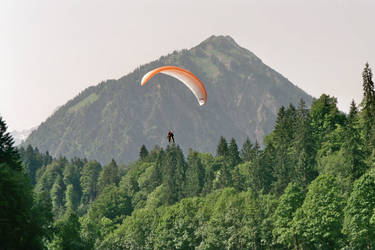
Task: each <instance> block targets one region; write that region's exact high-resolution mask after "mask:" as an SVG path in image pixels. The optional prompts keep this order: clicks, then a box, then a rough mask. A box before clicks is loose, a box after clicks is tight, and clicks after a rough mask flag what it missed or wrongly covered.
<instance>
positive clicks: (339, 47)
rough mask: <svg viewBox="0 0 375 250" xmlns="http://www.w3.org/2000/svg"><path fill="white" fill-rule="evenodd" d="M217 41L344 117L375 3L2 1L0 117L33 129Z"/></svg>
mask: <svg viewBox="0 0 375 250" xmlns="http://www.w3.org/2000/svg"><path fill="white" fill-rule="evenodd" d="M213 34H215V35H230V36H232V37H233V38H234V39H235V41H236V42H237V43H239V44H240V45H241V46H242V47H245V48H247V49H249V50H250V51H252V52H253V53H255V54H256V55H257V56H258V57H260V58H261V59H262V60H263V62H265V63H266V64H268V65H269V66H271V67H272V68H274V69H275V70H277V71H278V72H280V73H281V74H283V75H284V76H285V77H286V78H288V79H289V80H290V81H292V82H293V83H294V84H296V85H297V86H299V87H301V88H302V89H304V90H305V91H306V92H308V93H309V94H311V95H313V96H315V97H318V96H319V95H320V94H322V93H323V92H324V93H327V94H330V95H334V96H336V97H337V98H338V101H339V107H340V109H342V110H344V111H347V110H348V107H349V104H350V101H351V99H352V98H354V99H355V100H356V101H357V102H359V101H360V99H361V95H362V86H361V72H362V69H363V66H364V64H365V63H366V62H367V61H368V62H369V63H370V66H372V68H373V69H374V68H375V0H351V1H349V0H308V1H307V0H294V1H293V0H272V1H271V0H262V1H260V0H259V1H252V0H247V1H240V0H238V1H236V0H227V1H220V0H196V1H195V0H194V1H193V0H191V1H189V0H184V1H182V0H167V1H159V0H150V1H146V0H134V1H133V0H131V1H129V0H127V1H125V0H123V1H112V0H85V1H83V0H63V1H61V0H56V1H55V0H38V1H36V0H34V1H33V0H25V1H18V0H9V1H7V0H0V115H1V116H3V118H4V119H5V120H6V122H7V123H8V126H9V128H10V130H13V129H17V130H21V129H28V128H31V127H34V126H37V125H39V124H40V123H41V122H42V121H44V120H45V119H46V118H47V117H48V116H49V115H50V114H51V113H52V112H53V111H54V110H55V108H56V107H58V106H60V105H63V104H65V103H66V102H67V101H68V100H70V99H71V98H73V97H74V96H75V95H77V94H78V93H79V92H80V91H82V90H84V89H85V88H86V87H88V86H91V85H96V84H98V83H99V82H100V81H102V80H106V79H118V78H120V77H121V76H123V75H125V74H127V73H129V72H131V71H132V70H133V69H134V68H135V67H137V66H139V65H141V64H143V63H146V62H149V61H151V60H154V59H157V58H159V57H160V56H162V55H165V54H167V53H170V52H172V51H173V50H180V49H183V48H191V47H193V46H195V45H197V44H199V43H200V42H201V41H202V40H204V39H206V38H208V37H209V36H210V35H213Z"/></svg>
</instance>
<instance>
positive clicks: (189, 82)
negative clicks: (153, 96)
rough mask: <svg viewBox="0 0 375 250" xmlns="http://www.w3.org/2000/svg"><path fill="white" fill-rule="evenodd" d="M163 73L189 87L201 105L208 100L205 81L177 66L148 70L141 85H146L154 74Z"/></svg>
mask: <svg viewBox="0 0 375 250" xmlns="http://www.w3.org/2000/svg"><path fill="white" fill-rule="evenodd" d="M159 73H162V74H166V75H169V76H172V77H174V78H176V79H178V80H180V81H181V82H182V83H184V84H185V85H186V87H188V88H189V89H190V90H191V92H193V94H194V95H195V97H196V98H197V100H198V102H199V105H201V106H202V105H204V104H205V103H206V102H207V92H206V88H205V87H204V85H203V83H202V82H201V81H200V80H199V79H198V77H196V76H195V75H194V74H193V73H191V72H190V71H188V70H186V69H183V68H180V67H176V66H163V67H160V68H156V69H153V70H151V71H150V72H148V73H147V74H145V75H144V76H143V77H142V81H141V86H143V85H145V84H146V83H147V82H148V81H149V80H150V79H151V78H152V77H153V76H155V75H157V74H159Z"/></svg>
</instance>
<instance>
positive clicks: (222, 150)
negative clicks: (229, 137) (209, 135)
mask: <svg viewBox="0 0 375 250" xmlns="http://www.w3.org/2000/svg"><path fill="white" fill-rule="evenodd" d="M227 154H228V143H227V141H226V140H225V138H224V137H223V136H221V137H220V141H219V144H218V145H217V149H216V155H217V156H226V155H227Z"/></svg>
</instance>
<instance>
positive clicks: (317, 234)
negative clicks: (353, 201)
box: [292, 175, 344, 249]
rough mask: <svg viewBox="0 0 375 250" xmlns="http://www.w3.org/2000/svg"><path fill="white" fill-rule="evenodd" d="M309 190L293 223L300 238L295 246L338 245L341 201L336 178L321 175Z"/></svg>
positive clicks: (341, 211)
mask: <svg viewBox="0 0 375 250" xmlns="http://www.w3.org/2000/svg"><path fill="white" fill-rule="evenodd" d="M308 190H309V191H308V192H307V194H306V198H305V200H304V202H303V204H302V206H301V207H300V208H298V209H297V211H296V213H295V215H294V218H293V222H292V228H293V230H294V232H295V233H297V236H296V238H299V239H300V241H299V242H300V243H298V245H299V244H301V245H302V246H303V247H306V248H307V247H312V248H316V249H337V248H339V246H340V243H341V242H342V234H341V228H342V222H343V219H344V214H343V207H344V201H343V197H342V196H341V194H340V189H339V187H338V185H337V183H336V180H335V178H334V177H333V176H330V175H320V176H319V177H318V178H316V179H315V180H314V181H313V182H311V184H310V185H309V187H308ZM296 244H297V243H296ZM298 245H297V248H298Z"/></svg>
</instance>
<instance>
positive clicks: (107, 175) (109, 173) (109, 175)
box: [98, 159, 120, 192]
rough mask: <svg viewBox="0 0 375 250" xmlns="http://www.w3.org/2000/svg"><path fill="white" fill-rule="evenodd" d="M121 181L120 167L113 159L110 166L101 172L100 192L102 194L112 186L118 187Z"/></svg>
mask: <svg viewBox="0 0 375 250" xmlns="http://www.w3.org/2000/svg"><path fill="white" fill-rule="evenodd" d="M119 181H120V178H119V171H118V166H117V164H116V162H115V160H113V159H112V161H111V163H110V164H109V165H106V166H104V168H103V170H102V171H101V172H100V176H99V179H98V183H99V184H98V185H99V190H100V192H102V191H103V190H104V189H105V187H107V186H110V185H118V184H119Z"/></svg>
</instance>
